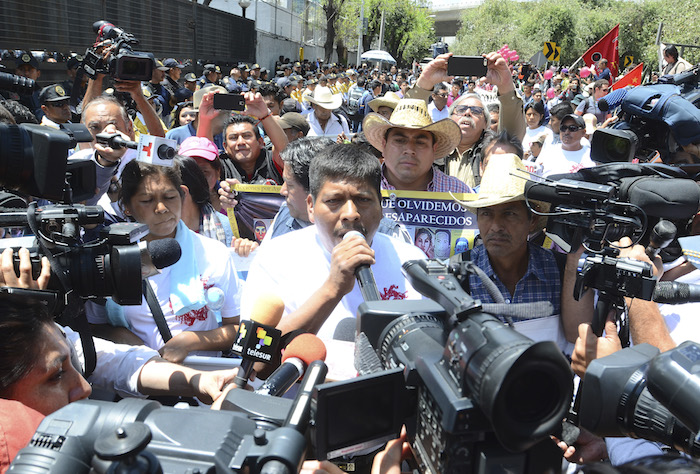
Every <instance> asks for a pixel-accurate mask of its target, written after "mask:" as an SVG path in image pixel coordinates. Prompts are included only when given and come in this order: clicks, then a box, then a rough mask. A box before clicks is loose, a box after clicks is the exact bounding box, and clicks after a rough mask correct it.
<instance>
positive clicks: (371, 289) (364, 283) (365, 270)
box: [343, 230, 382, 301]
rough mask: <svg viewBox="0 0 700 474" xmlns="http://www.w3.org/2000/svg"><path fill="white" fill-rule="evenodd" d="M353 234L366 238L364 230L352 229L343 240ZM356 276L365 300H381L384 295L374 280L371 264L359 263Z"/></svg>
mask: <svg viewBox="0 0 700 474" xmlns="http://www.w3.org/2000/svg"><path fill="white" fill-rule="evenodd" d="M353 235H359V236H360V237H362V238H363V239H364V238H365V236H364V235H363V234H362V232H358V231H356V230H351V231H350V232H348V233H347V234H345V235H344V236H343V240H345V239H347V238H349V237H351V236H353ZM355 278H357V283H358V284H359V285H360V292H361V293H362V297H363V298H364V299H365V301H381V299H382V297H381V296H379V290H378V289H377V282H376V281H374V273H372V269H371V268H370V267H369V265H359V266H358V267H357V268H355Z"/></svg>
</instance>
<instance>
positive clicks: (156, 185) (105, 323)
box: [88, 161, 240, 362]
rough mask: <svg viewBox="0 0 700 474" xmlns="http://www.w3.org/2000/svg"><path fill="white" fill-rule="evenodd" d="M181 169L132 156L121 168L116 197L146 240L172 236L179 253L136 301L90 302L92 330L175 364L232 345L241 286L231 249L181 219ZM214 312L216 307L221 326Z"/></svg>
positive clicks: (183, 194)
mask: <svg viewBox="0 0 700 474" xmlns="http://www.w3.org/2000/svg"><path fill="white" fill-rule="evenodd" d="M180 172H181V171H180V167H179V166H178V165H177V163H176V164H175V165H174V166H173V167H164V166H156V165H150V164H146V163H143V162H140V161H132V162H130V163H128V164H127V165H126V166H125V167H124V171H123V172H122V177H121V179H122V187H121V191H120V199H119V201H120V205H121V206H122V208H123V209H124V213H125V214H126V215H127V216H130V217H131V218H132V219H133V220H135V221H136V222H140V223H142V224H147V225H148V229H149V233H148V235H146V237H144V240H145V241H151V240H156V239H164V238H168V237H171V238H174V239H175V240H176V241H177V242H178V244H179V245H180V248H181V250H182V256H181V257H180V259H179V260H178V261H177V262H176V263H175V264H174V265H172V266H170V267H166V268H164V269H162V270H161V273H160V274H158V275H155V276H153V277H150V278H148V279H146V283H145V285H144V294H145V295H146V298H144V301H143V302H142V303H141V305H140V306H120V305H117V304H115V303H113V302H112V301H111V300H108V304H107V305H106V306H105V307H101V306H99V305H95V304H93V305H90V308H89V311H88V321H90V323H92V325H93V328H94V333H95V334H96V335H98V336H100V337H104V338H106V339H109V340H112V341H115V342H123V343H128V344H145V345H147V346H149V347H151V348H153V349H157V350H158V351H159V352H160V353H161V355H162V356H163V357H164V358H165V359H167V360H170V361H172V362H181V361H182V360H183V359H184V358H185V357H186V356H187V355H188V354H189V353H191V352H197V353H198V354H199V355H208V356H216V355H219V351H222V350H227V349H229V348H230V347H231V345H232V343H233V340H234V338H235V335H236V329H235V327H234V326H233V323H237V322H238V314H239V289H240V284H239V281H238V278H237V275H236V269H235V267H234V264H233V260H232V257H231V254H230V251H229V250H228V248H227V247H226V246H225V245H224V244H222V243H221V242H218V241H216V240H214V239H210V238H207V237H204V236H203V235H199V234H197V233H195V232H193V231H192V230H190V229H189V228H188V227H187V225H185V223H184V222H183V221H182V220H181V218H182V211H183V201H184V198H185V194H186V193H185V190H186V189H187V187H185V186H184V185H183V183H182V179H181V175H180ZM149 287H150V289H149ZM149 302H150V303H149ZM215 311H220V315H221V317H222V320H223V325H222V326H221V327H219V325H218V323H217V317H216V313H215ZM154 318H155V319H154ZM156 319H157V320H160V321H161V322H162V321H164V322H165V324H161V328H162V326H164V325H167V327H166V328H165V329H167V330H163V329H159V327H158V325H157V324H156V322H155V321H156ZM115 325H116V326H115Z"/></svg>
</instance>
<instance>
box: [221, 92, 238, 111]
mask: <svg viewBox="0 0 700 474" xmlns="http://www.w3.org/2000/svg"><path fill="white" fill-rule="evenodd" d="M214 108H215V109H217V110H237V111H243V110H245V98H244V97H243V95H242V94H214Z"/></svg>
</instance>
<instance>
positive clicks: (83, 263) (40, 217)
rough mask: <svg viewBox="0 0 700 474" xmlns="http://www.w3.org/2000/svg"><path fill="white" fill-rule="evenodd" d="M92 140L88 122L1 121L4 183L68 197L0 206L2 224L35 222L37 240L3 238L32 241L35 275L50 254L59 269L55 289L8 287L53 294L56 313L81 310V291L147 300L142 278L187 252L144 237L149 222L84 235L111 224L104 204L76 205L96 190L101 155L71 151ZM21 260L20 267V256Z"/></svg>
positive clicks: (10, 242) (124, 300)
mask: <svg viewBox="0 0 700 474" xmlns="http://www.w3.org/2000/svg"><path fill="white" fill-rule="evenodd" d="M91 140H92V136H91V135H90V133H89V132H88V131H87V129H86V128H85V127H84V126H83V125H70V126H68V127H66V128H64V129H63V130H54V129H51V128H49V127H42V126H39V125H31V124H23V125H20V126H16V125H0V143H1V144H2V146H0V185H2V186H4V187H5V189H7V190H14V191H16V192H19V193H22V194H24V195H25V196H30V197H34V198H44V199H48V200H51V201H54V202H59V203H63V204H49V205H41V206H39V205H37V203H36V202H33V203H32V204H30V206H29V208H28V209H18V208H13V209H8V208H0V227H12V228H25V229H29V230H30V231H31V233H32V234H33V235H34V237H35V241H34V243H33V244H30V245H27V244H26V243H25V242H16V241H15V240H14V239H3V240H2V241H0V244H2V246H3V247H7V246H12V247H19V246H27V247H30V246H31V248H30V253H31V256H32V270H33V274H34V277H36V276H37V275H38V273H39V271H40V267H41V257H42V256H46V257H48V259H49V261H50V263H51V269H52V277H51V280H50V282H49V289H50V290H52V291H51V292H41V293H42V294H41V295H39V294H34V293H39V292H35V291H33V290H22V289H10V288H4V289H3V291H5V292H10V293H23V294H25V295H27V296H35V297H41V298H43V299H47V300H49V301H50V302H51V303H52V304H53V305H54V306H53V309H54V311H55V312H57V313H58V312H60V311H61V310H63V309H64V308H70V309H71V311H72V312H75V311H77V304H78V302H79V301H78V300H79V298H99V297H107V296H111V297H112V298H113V299H114V300H115V301H116V302H117V303H120V304H141V300H142V288H141V280H142V277H144V276H149V275H152V274H154V273H155V271H156V270H155V269H156V268H163V267H165V266H167V265H171V264H172V263H174V262H175V261H177V259H178V258H179V256H180V249H179V246H178V245H177V242H175V241H174V240H173V239H165V241H163V242H158V243H156V242H153V243H149V244H148V245H147V244H145V243H139V242H138V241H139V239H141V238H142V237H143V236H145V235H146V234H147V233H148V227H147V226H146V225H143V224H131V223H120V224H113V225H111V226H109V227H105V228H103V229H101V230H100V231H99V236H98V237H97V238H96V239H95V240H91V241H89V242H86V241H84V232H83V230H84V229H85V228H86V227H95V226H101V225H103V224H104V211H103V210H102V208H101V207H99V206H85V205H76V204H72V203H73V202H74V201H79V200H86V199H88V198H92V197H93V196H94V194H95V188H96V183H95V180H96V177H95V164H94V162H92V161H91V160H89V159H71V158H68V151H69V150H70V149H71V148H73V147H74V146H75V144H76V143H77V142H82V141H91ZM6 192H7V191H6ZM15 196H17V197H19V195H18V194H15ZM18 201H19V199H14V201H13V202H18ZM15 266H16V268H18V266H19V261H18V257H17V256H16V255H15ZM72 316H74V314H72V315H67V317H68V318H69V317H72Z"/></svg>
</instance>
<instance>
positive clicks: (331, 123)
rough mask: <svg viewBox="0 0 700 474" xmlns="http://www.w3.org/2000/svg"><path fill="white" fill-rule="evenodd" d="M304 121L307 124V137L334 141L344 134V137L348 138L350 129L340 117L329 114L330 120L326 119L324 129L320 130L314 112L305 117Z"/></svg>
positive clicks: (346, 122) (343, 118)
mask: <svg viewBox="0 0 700 474" xmlns="http://www.w3.org/2000/svg"><path fill="white" fill-rule="evenodd" d="M306 120H307V121H308V122H309V126H310V127H311V128H310V129H309V133H307V134H306V136H307V137H330V138H333V139H335V138H336V137H337V136H338V135H340V134H341V133H344V134H345V136H346V137H348V138H349V137H350V127H349V126H348V121H347V120H345V117H343V116H342V115H335V114H331V118H329V119H328V122H327V123H326V128H325V129H324V128H322V127H321V124H320V123H319V122H318V119H317V118H316V112H315V111H312V112H311V113H310V114H309V115H307V116H306Z"/></svg>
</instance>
